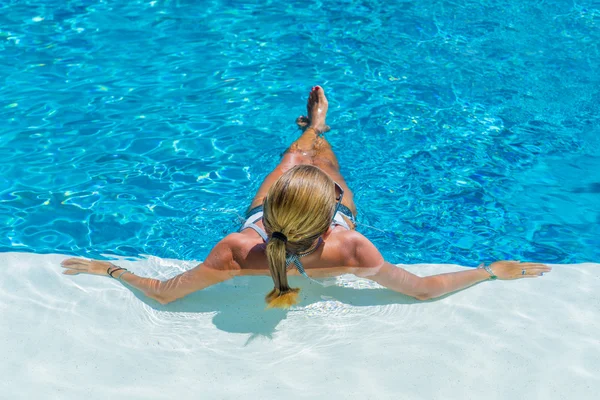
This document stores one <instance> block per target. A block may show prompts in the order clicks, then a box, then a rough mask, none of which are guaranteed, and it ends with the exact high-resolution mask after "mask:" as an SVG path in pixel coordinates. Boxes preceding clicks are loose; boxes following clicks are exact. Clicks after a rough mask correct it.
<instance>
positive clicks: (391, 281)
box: [355, 235, 552, 300]
mask: <svg viewBox="0 0 600 400" xmlns="http://www.w3.org/2000/svg"><path fill="white" fill-rule="evenodd" d="M361 236H362V235H361ZM356 244H357V247H356V253H355V254H356V258H357V263H358V265H359V266H360V267H359V268H357V269H356V271H357V272H356V273H355V274H356V275H357V276H361V277H364V278H367V279H370V280H372V281H375V282H377V283H379V284H380V285H382V286H385V287H387V288H389V289H392V290H395V291H397V292H400V293H403V294H406V295H408V296H411V297H414V298H416V299H418V300H429V299H434V298H436V297H440V296H443V295H445V294H448V293H452V292H456V291H458V290H461V289H465V288H467V287H469V286H472V285H474V284H476V283H479V282H482V281H485V280H488V279H490V277H491V275H490V274H489V273H488V272H487V271H486V270H485V269H482V268H470V269H467V270H465V271H459V272H450V273H445V274H439V275H431V276H426V277H420V276H417V275H415V274H412V273H410V272H408V271H407V270H405V269H403V268H400V267H397V266H395V265H393V264H390V263H389V262H387V261H384V259H383V257H382V256H381V253H380V252H379V251H378V250H377V248H376V247H375V246H374V245H373V244H372V243H371V242H370V241H369V240H368V239H366V238H365V237H364V236H362V238H361V239H359V240H358V242H357V243H356ZM490 268H491V271H492V272H493V274H494V275H495V276H496V277H497V278H498V279H504V280H506V279H519V278H536V277H538V276H541V275H542V274H543V273H546V272H550V271H551V270H552V268H550V267H548V266H546V265H544V264H538V263H520V262H519V261H497V262H494V263H492V264H491V265H490ZM523 271H525V273H524V274H523Z"/></svg>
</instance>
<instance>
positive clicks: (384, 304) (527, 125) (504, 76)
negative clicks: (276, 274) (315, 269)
mask: <svg viewBox="0 0 600 400" xmlns="http://www.w3.org/2000/svg"><path fill="white" fill-rule="evenodd" d="M594 4H595V3H592V2H585V1H584V2H578V3H573V2H563V1H556V2H536V3H535V4H531V3H528V2H508V1H481V0H480V1H464V2H461V3H460V4H456V3H451V2H447V1H432V2H421V3H417V2H411V1H395V2H377V1H357V0H349V1H342V0H336V1H332V2H316V3H315V2H312V3H311V2H299V1H290V2H274V1H260V2H259V1H245V2H241V1H206V2H194V1H183V0H166V1H158V0H157V1H131V2H117V1H97V2H87V1H74V2H68V4H64V2H33V1H27V2H16V1H12V2H8V3H2V4H0V52H1V54H2V57H1V58H0V76H1V77H2V81H1V82H2V84H1V85H0V116H1V117H2V121H4V124H2V125H1V126H0V160H1V161H0V265H1V266H2V267H0V268H2V272H3V274H4V275H3V278H2V279H0V315H1V316H2V321H3V323H2V324H0V353H1V354H3V357H4V362H3V363H0V376H2V377H3V379H1V380H0V393H4V394H8V395H10V397H11V398H18V397H24V398H40V396H42V394H43V395H44V396H47V397H48V398H57V399H80V398H82V397H85V398H87V399H95V398H99V399H100V398H102V399H104V398H106V397H107V396H108V397H111V398H119V399H120V398H123V399H127V400H131V399H144V400H147V399H167V398H172V397H173V396H176V397H177V398H181V399H187V398H198V396H202V395H204V396H206V398H234V397H235V398H237V397H239V396H241V395H244V396H246V397H250V398H268V396H269V395H271V396H272V395H273V394H276V395H277V396H278V397H284V396H285V397H289V398H296V397H311V398H320V397H321V398H322V397H327V398H344V399H352V398H361V399H364V398H377V399H382V398H392V397H394V398H398V397H401V398H407V399H421V398H422V399H432V398H441V397H445V398H460V399H465V398H483V397H485V398H490V399H492V398H493V399H505V398H520V397H523V398H539V397H543V398H548V399H559V398H567V397H570V398H590V397H591V396H593V395H595V393H596V392H597V388H598V387H600V381H599V379H598V377H597V376H596V375H597V374H596V373H595V371H597V370H598V369H599V368H600V341H599V340H598V337H600V318H599V316H598V312H597V310H598V306H599V304H600V303H599V297H598V293H600V291H599V290H598V288H599V287H598V286H599V283H598V282H600V276H599V271H600V268H599V265H598V264H581V263H584V262H596V263H597V262H599V261H600V239H599V238H600V228H599V226H600V224H599V222H600V206H599V204H600V201H599V198H598V196H599V195H600V128H599V126H600V125H599V124H598V122H599V117H598V116H599V115H600V113H599V111H600V109H599V107H600V106H599V104H600V102H599V100H600V91H599V89H598V88H600V85H599V83H600V82H599V81H600V76H599V75H598V74H597V72H596V69H597V66H598V65H600V53H599V51H600V50H599V48H598V43H600V31H599V30H598V26H599V25H600V7H599V6H598V5H597V4H596V5H594ZM315 84H320V85H322V86H323V87H324V88H325V89H326V91H327V94H328V97H329V99H330V112H329V116H328V122H329V124H330V125H331V126H332V128H333V130H332V131H331V132H330V133H329V134H328V139H329V140H330V141H331V142H332V144H333V146H334V147H335V150H336V152H337V154H338V157H339V159H340V162H341V164H342V170H343V173H344V174H345V176H346V179H347V181H348V183H349V185H350V186H351V188H352V189H353V190H354V191H355V201H356V203H357V206H358V208H359V221H361V222H362V223H363V225H361V226H359V230H360V231H361V232H362V233H364V234H365V235H366V236H368V237H369V238H370V239H372V241H373V242H374V243H375V244H376V245H377V246H378V247H379V248H380V249H381V250H382V252H383V254H384V256H385V257H386V258H387V259H388V260H389V261H390V262H393V263H405V264H415V263H438V264H460V265H464V266H474V265H477V264H478V263H479V262H481V261H490V260H494V259H522V260H533V261H538V262H548V263H555V264H559V263H566V264H570V265H565V266H555V269H554V271H553V272H552V274H550V275H548V276H547V277H544V278H543V279H537V280H522V281H518V282H494V283H492V282H487V283H484V284H481V285H478V286H477V287H475V288H472V289H469V290H468V291H463V292H460V293H457V294H455V295H453V296H450V297H447V298H443V299H441V300H439V301H435V302H425V303H418V304H414V301H413V300H411V299H408V298H406V297H404V296H400V295H398V294H396V293H393V292H391V291H386V290H376V289H377V285H372V284H371V283H370V282H366V281H364V280H359V279H352V278H351V277H348V276H344V277H341V278H338V279H337V280H336V281H335V283H336V284H335V285H332V286H328V287H327V288H320V287H319V288H315V287H313V286H311V285H310V283H309V282H306V281H298V282H297V284H298V286H300V287H302V290H303V291H302V293H303V296H304V297H303V300H302V303H301V304H300V305H299V306H298V307H295V308H293V309H292V310H290V311H281V312H279V310H276V311H273V310H271V311H269V312H265V311H264V310H263V309H262V307H263V306H264V303H263V296H264V293H265V292H266V291H267V289H268V288H269V285H270V284H271V282H270V279H269V278H268V277H255V278H242V279H236V280H234V281H231V282H226V283H224V284H222V285H219V286H217V287H211V288H209V289H207V290H206V291H202V292H199V293H196V294H194V295H192V296H190V298H186V299H183V300H181V301H178V302H176V303H174V304H172V305H170V306H167V307H163V306H160V305H158V304H155V303H153V302H152V301H149V300H148V299H146V298H144V297H143V296H140V295H139V294H137V293H136V292H130V291H128V290H127V289H126V288H124V287H123V286H121V285H118V284H117V283H116V282H114V281H112V280H109V279H101V278H97V277H92V276H78V277H65V276H62V275H60V271H59V267H58V265H59V263H60V261H61V260H62V259H64V258H65V255H78V256H86V257H102V255H116V256H119V257H121V260H120V263H121V264H122V265H124V266H127V267H128V268H130V269H131V270H132V271H135V272H136V273H139V274H145V275H146V276H152V277H155V278H162V277H170V276H173V275H174V274H176V273H177V272H180V271H181V270H183V269H186V268H189V267H190V266H191V265H193V264H194V261H193V260H202V259H204V257H205V256H206V255H207V253H208V251H209V249H210V248H211V247H212V246H213V245H214V244H215V243H216V242H217V241H218V240H219V238H221V237H222V236H224V235H225V234H227V233H229V232H232V231H233V230H235V229H236V228H237V226H238V223H239V217H238V215H239V214H242V213H243V211H244V210H245V208H246V207H247V206H248V204H249V201H250V199H251V197H252V195H253V192H254V191H255V190H256V189H257V188H258V186H259V184H260V182H261V180H262V178H263V177H264V176H265V175H266V174H267V173H268V172H269V171H270V170H271V169H272V168H273V167H274V166H275V165H276V163H277V161H278V159H279V155H280V154H281V153H282V152H283V151H284V150H285V149H286V147H287V146H288V145H289V144H290V143H291V141H292V140H293V139H294V138H295V137H296V135H297V131H296V130H295V125H294V120H295V118H296V117H297V116H298V115H300V114H301V113H303V112H304V102H305V99H306V95H307V93H308V90H309V88H310V87H311V86H313V85H315ZM34 253H35V254H34ZM49 253H58V254H49ZM140 255H145V256H144V257H141V258H138V257H139V256H140ZM181 260H185V261H181ZM406 268H408V269H410V270H411V271H413V272H414V273H417V274H433V273H437V272H442V271H451V270H456V269H457V268H458V267H456V266H452V265H410V266H407V267H406ZM350 289H351V290H350ZM357 289H360V290H357ZM232 382H235V384H234V383H232Z"/></svg>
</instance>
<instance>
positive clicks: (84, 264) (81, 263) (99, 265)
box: [60, 258, 116, 276]
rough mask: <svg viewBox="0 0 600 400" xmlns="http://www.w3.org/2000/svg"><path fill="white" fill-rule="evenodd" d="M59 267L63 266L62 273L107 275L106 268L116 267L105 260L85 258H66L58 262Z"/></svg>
mask: <svg viewBox="0 0 600 400" xmlns="http://www.w3.org/2000/svg"><path fill="white" fill-rule="evenodd" d="M60 265H61V267H63V268H65V270H64V271H63V274H65V275H77V274H91V275H105V276H108V274H107V273H106V270H107V269H108V268H109V267H113V268H116V266H115V265H113V264H112V263H109V262H107V261H99V260H86V259H85V258H68V259H66V260H64V261H63V262H61V263H60Z"/></svg>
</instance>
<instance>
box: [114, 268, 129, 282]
mask: <svg viewBox="0 0 600 400" xmlns="http://www.w3.org/2000/svg"><path fill="white" fill-rule="evenodd" d="M125 272H129V271H127V270H126V269H124V268H123V271H121V274H119V276H117V277H116V278H115V279H118V280H119V282H123V281H122V280H121V277H122V276H123V274H124V273H125Z"/></svg>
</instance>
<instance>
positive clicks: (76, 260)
mask: <svg viewBox="0 0 600 400" xmlns="http://www.w3.org/2000/svg"><path fill="white" fill-rule="evenodd" d="M88 262H89V261H88V260H86V259H85V258H67V259H66V260H63V261H62V262H61V263H60V265H62V266H63V267H64V266H66V265H76V264H84V263H88Z"/></svg>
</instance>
